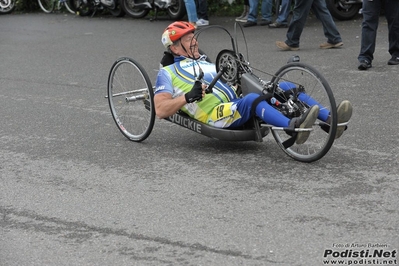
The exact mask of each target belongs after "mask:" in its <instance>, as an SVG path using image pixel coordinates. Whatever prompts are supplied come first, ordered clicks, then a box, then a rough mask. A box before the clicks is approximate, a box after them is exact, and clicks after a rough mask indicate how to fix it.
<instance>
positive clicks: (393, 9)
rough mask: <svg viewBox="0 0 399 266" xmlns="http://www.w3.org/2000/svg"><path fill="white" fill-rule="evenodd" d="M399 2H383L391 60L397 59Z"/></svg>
mask: <svg viewBox="0 0 399 266" xmlns="http://www.w3.org/2000/svg"><path fill="white" fill-rule="evenodd" d="M398 14H399V1H398V0H386V1H385V17H386V19H387V22H388V30H389V33H388V40H389V49H388V51H389V53H390V54H391V56H392V58H397V57H399V15H398ZM397 61H398V63H399V59H398V60H397Z"/></svg>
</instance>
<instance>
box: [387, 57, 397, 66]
mask: <svg viewBox="0 0 399 266" xmlns="http://www.w3.org/2000/svg"><path fill="white" fill-rule="evenodd" d="M388 65H399V56H392V58H391V59H389V61H388Z"/></svg>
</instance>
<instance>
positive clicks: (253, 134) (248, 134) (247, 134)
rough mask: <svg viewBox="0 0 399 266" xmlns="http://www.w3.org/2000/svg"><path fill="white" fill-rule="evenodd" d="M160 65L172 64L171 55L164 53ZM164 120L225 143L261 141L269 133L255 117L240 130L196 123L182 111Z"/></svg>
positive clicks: (172, 58)
mask: <svg viewBox="0 0 399 266" xmlns="http://www.w3.org/2000/svg"><path fill="white" fill-rule="evenodd" d="M201 54H202V53H201ZM208 60H209V59H208ZM208 60H207V61H208ZM208 62H210V60H209V61H208ZM160 63H161V65H162V66H167V65H170V64H173V63H174V57H173V55H172V54H171V53H170V52H168V51H165V52H164V55H163V57H162V59H161V62H160ZM165 119H166V120H168V121H170V122H172V123H175V124H177V125H179V126H182V127H185V128H187V129H190V130H192V131H194V132H196V133H199V134H201V135H204V136H207V137H210V138H213V139H218V140H225V141H262V139H263V138H264V137H265V136H266V135H267V134H268V133H269V131H270V130H269V128H268V127H261V126H260V122H259V121H258V119H257V118H256V117H253V119H250V120H249V121H248V122H247V123H245V124H244V125H243V126H242V127H240V128H217V127H214V126H211V125H208V124H205V123H202V122H200V121H197V120H195V119H194V118H191V117H190V116H189V115H187V114H186V113H184V112H182V111H178V112H177V113H175V114H174V115H172V116H170V117H167V118H165Z"/></svg>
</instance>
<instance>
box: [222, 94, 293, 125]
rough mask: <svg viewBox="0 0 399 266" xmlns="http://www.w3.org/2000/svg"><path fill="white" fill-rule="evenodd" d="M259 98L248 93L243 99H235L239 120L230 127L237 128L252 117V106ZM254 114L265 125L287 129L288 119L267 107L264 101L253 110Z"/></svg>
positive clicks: (269, 106) (272, 108)
mask: <svg viewBox="0 0 399 266" xmlns="http://www.w3.org/2000/svg"><path fill="white" fill-rule="evenodd" d="M258 97H259V95H258V94H256V93H250V94H248V95H246V96H245V97H243V98H240V99H237V100H236V101H235V103H236V104H237V110H236V111H237V112H238V113H239V115H240V119H237V120H236V121H234V123H232V124H231V126H230V127H238V126H241V125H243V124H244V123H245V122H246V121H248V120H249V119H250V118H251V116H252V104H253V102H254V101H255V100H256V99H257V98H258ZM255 114H256V115H257V116H258V117H259V118H261V119H262V120H263V121H264V122H265V123H267V124H270V125H273V126H277V127H288V126H289V123H290V119H289V118H287V117H285V116H284V115H283V114H282V113H280V112H279V111H278V110H276V109H275V108H274V107H272V106H271V105H269V104H268V103H267V102H266V101H261V102H259V104H258V105H257V106H256V108H255Z"/></svg>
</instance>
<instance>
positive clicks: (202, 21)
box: [195, 18, 209, 27]
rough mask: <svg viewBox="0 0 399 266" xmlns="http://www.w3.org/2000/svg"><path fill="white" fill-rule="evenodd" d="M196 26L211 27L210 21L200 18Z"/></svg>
mask: <svg viewBox="0 0 399 266" xmlns="http://www.w3.org/2000/svg"><path fill="white" fill-rule="evenodd" d="M195 24H196V25H197V27H201V26H208V25H209V20H205V19H202V18H200V19H199V20H197V22H196V23H195Z"/></svg>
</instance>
